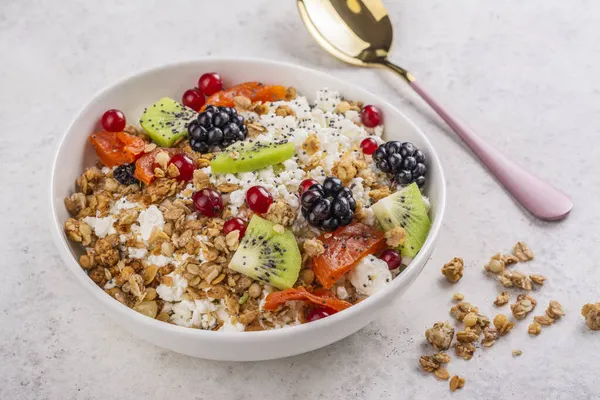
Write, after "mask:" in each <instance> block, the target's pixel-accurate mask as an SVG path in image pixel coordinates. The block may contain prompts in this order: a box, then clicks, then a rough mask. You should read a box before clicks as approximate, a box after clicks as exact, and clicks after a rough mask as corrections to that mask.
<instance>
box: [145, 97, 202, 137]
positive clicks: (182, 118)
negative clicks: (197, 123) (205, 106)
mask: <svg viewBox="0 0 600 400" xmlns="http://www.w3.org/2000/svg"><path fill="white" fill-rule="evenodd" d="M197 116H198V113H197V112H196V111H194V110H192V109H191V108H189V107H186V106H184V105H183V104H181V103H179V102H177V101H175V100H173V99H171V98H169V97H163V98H162V99H160V100H159V101H157V102H156V103H154V104H152V105H151V106H150V107H148V108H146V109H145V110H144V113H143V114H142V117H141V118H140V125H142V128H144V130H145V131H146V133H147V134H148V136H150V139H152V141H153V142H154V143H156V144H157V145H159V146H160V147H171V146H173V145H174V144H175V143H176V142H177V141H178V140H179V139H180V138H182V137H184V136H185V135H187V126H188V124H189V123H190V122H191V121H192V120H193V119H194V118H196V117H197Z"/></svg>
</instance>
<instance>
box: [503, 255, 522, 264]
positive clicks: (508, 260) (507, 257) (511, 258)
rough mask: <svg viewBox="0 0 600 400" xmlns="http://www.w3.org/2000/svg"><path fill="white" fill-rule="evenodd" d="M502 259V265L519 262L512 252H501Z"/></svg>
mask: <svg viewBox="0 0 600 400" xmlns="http://www.w3.org/2000/svg"><path fill="white" fill-rule="evenodd" d="M502 261H504V265H505V266H506V265H512V264H516V263H518V262H519V259H518V258H517V257H516V256H514V255H512V254H503V255H502Z"/></svg>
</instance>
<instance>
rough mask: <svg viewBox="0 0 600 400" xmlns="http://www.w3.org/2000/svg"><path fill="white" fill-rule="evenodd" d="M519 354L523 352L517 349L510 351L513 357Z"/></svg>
mask: <svg viewBox="0 0 600 400" xmlns="http://www.w3.org/2000/svg"><path fill="white" fill-rule="evenodd" d="M521 354H523V352H522V351H521V350H519V349H516V350H513V351H512V355H513V357H519V356H520V355H521Z"/></svg>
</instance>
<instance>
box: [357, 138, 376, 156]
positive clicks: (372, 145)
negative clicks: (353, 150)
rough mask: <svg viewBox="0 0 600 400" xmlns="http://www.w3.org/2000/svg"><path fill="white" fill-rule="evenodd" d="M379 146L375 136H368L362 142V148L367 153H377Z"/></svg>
mask: <svg viewBox="0 0 600 400" xmlns="http://www.w3.org/2000/svg"><path fill="white" fill-rule="evenodd" d="M378 147H379V146H378V145H377V141H376V140H375V139H373V138H366V139H365V140H363V141H362V142H360V148H361V149H362V151H363V153H365V154H367V155H371V154H373V153H375V150H377V148H378Z"/></svg>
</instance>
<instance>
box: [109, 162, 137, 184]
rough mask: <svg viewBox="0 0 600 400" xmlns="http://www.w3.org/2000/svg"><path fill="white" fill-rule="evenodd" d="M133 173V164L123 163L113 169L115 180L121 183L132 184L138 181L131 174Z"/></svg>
mask: <svg viewBox="0 0 600 400" xmlns="http://www.w3.org/2000/svg"><path fill="white" fill-rule="evenodd" d="M134 173H135V164H123V165H121V166H119V167H117V168H116V169H115V171H114V172H113V176H114V178H115V179H116V180H117V182H119V183H121V184H123V185H133V184H134V183H140V181H138V180H137V179H136V178H135V177H134V176H133V174H134Z"/></svg>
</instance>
